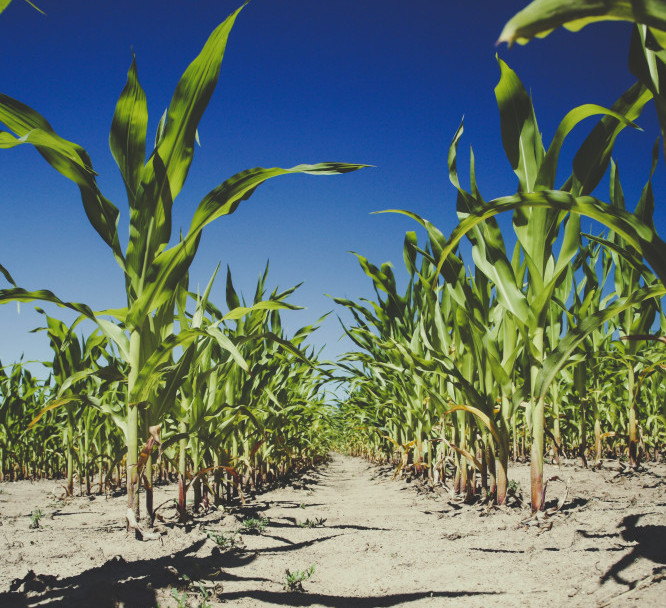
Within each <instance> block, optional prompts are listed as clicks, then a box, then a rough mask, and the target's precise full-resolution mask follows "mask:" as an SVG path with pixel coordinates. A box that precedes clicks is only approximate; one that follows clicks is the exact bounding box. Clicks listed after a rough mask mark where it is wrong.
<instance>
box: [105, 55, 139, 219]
mask: <svg viewBox="0 0 666 608" xmlns="http://www.w3.org/2000/svg"><path fill="white" fill-rule="evenodd" d="M147 127H148V107H147V103H146V94H145V93H144V91H143V89H142V88H141V85H140V84H139V79H138V76H137V71H136V57H134V56H132V64H131V65H130V69H129V72H128V73H127V84H125V88H124V89H123V91H122V93H121V94H120V99H119V100H118V103H117V104H116V110H115V112H114V114H113V122H112V123H111V132H110V134H109V145H110V147H111V154H112V155H113V158H114V159H115V161H116V163H117V165H118V168H119V169H120V173H121V175H122V176H123V180H124V182H125V189H126V190H127V200H128V201H129V205H130V208H132V207H134V202H135V197H136V193H137V191H138V189H139V180H140V179H141V171H142V170H143V165H144V163H145V162H146V129H147Z"/></svg>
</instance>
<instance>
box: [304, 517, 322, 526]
mask: <svg viewBox="0 0 666 608" xmlns="http://www.w3.org/2000/svg"><path fill="white" fill-rule="evenodd" d="M325 523H326V518H324V517H317V518H316V519H315V520H314V521H312V520H311V519H310V518H309V517H308V519H306V520H305V521H303V522H301V523H300V524H298V525H299V527H301V528H322V527H323V526H324V524H325Z"/></svg>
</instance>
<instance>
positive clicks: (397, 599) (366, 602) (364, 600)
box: [220, 591, 499, 608]
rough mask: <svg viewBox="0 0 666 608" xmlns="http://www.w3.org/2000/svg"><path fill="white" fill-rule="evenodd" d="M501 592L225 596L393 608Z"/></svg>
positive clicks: (279, 603)
mask: <svg viewBox="0 0 666 608" xmlns="http://www.w3.org/2000/svg"><path fill="white" fill-rule="evenodd" d="M489 595H499V594H497V593H495V592H492V591H488V592H485V591H432V592H429V591H426V592H422V593H398V594H395V595H382V596H373V597H353V596H340V595H324V594H321V593H294V592H287V591H284V592H279V591H248V592H239V593H229V594H225V595H224V596H223V597H222V598H220V599H222V600H226V601H233V600H237V599H242V598H251V599H254V600H257V601H261V602H265V603H267V604H274V605H275V606H313V605H317V606H327V608H390V607H391V606H399V605H403V604H408V603H410V602H416V601H418V600H423V599H426V598H451V599H453V598H456V597H475V596H479V602H480V604H479V605H482V603H483V602H482V600H481V597H483V596H489Z"/></svg>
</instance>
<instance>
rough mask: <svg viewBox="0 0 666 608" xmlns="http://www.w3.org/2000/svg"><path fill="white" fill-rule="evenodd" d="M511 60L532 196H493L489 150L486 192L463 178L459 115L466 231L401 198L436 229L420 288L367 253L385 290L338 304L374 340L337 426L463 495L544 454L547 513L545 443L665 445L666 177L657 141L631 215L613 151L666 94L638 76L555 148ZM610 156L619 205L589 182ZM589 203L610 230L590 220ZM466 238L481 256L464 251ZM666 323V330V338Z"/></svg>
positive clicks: (518, 157)
mask: <svg viewBox="0 0 666 608" xmlns="http://www.w3.org/2000/svg"><path fill="white" fill-rule="evenodd" d="M644 50H645V52H646V53H650V52H651V51H649V50H648V49H645V48H644ZM499 66H500V71H501V76H500V80H499V83H498V84H497V87H496V88H495V94H496V97H497V102H498V106H499V110H500V120H501V132H502V139H503V143H504V149H505V151H506V154H507V158H508V160H509V162H510V164H511V166H512V168H513V170H514V172H515V174H516V176H517V178H518V194H516V195H513V196H507V197H503V198H497V199H495V200H492V201H489V202H486V201H485V200H484V199H483V198H482V196H481V194H480V192H479V189H478V187H477V183H476V170H475V163H474V155H473V154H472V155H471V162H470V167H469V176H470V182H471V183H470V188H469V190H466V189H465V188H463V186H462V185H461V183H460V179H459V176H458V144H459V141H460V138H461V136H462V132H463V127H462V124H461V126H460V127H459V129H458V131H457V133H456V135H455V137H454V139H453V142H452V144H451V147H450V149H449V154H448V169H449V177H450V181H451V183H452V184H453V186H454V187H455V189H456V190H457V212H458V220H459V224H458V226H457V228H456V229H455V230H454V231H453V233H452V234H451V236H450V237H449V238H448V239H447V238H446V237H445V236H444V235H443V234H442V232H441V231H440V230H438V229H437V228H436V227H435V226H434V225H433V224H431V223H430V222H428V221H427V220H425V219H423V218H421V217H419V216H417V215H416V214H414V213H411V212H408V211H399V213H403V214H405V215H408V216H409V217H411V218H413V219H414V220H415V221H417V222H418V223H419V224H421V226H422V227H423V228H425V230H426V232H427V241H426V242H425V244H421V245H419V243H418V241H417V236H416V234H415V233H413V232H408V233H407V236H406V239H405V243H404V260H405V265H406V268H407V272H408V277H409V282H408V285H407V287H406V289H405V290H404V291H401V290H399V289H398V287H397V283H396V279H395V277H394V275H393V272H392V270H391V267H390V265H389V264H384V265H382V266H381V267H380V268H378V267H376V266H374V265H373V264H371V263H370V262H369V261H368V260H366V259H365V258H363V257H361V256H358V257H359V260H360V263H361V266H362V268H363V270H364V271H365V273H366V274H367V275H368V276H369V277H370V278H371V279H372V281H373V284H374V288H375V292H376V299H375V300H373V301H367V300H366V301H362V302H354V301H349V300H343V299H338V300H337V301H338V303H339V304H342V305H344V306H346V307H347V309H348V310H349V312H350V313H351V314H352V316H353V319H354V322H353V323H352V324H350V326H349V327H348V328H347V330H346V331H347V335H348V336H349V338H351V340H352V341H353V342H354V343H355V345H356V347H357V348H358V350H357V351H356V352H352V353H349V354H348V355H347V356H346V362H345V363H343V366H344V369H345V371H346V373H347V376H348V378H349V381H350V386H351V389H350V392H349V397H348V399H347V400H346V401H344V402H343V403H341V405H340V410H339V413H338V416H337V420H336V425H337V428H338V429H339V434H340V436H341V445H342V446H343V448H345V449H348V450H349V451H351V452H353V453H357V454H364V455H365V456H367V457H369V458H371V459H373V460H380V461H394V462H396V463H397V465H398V470H400V471H407V470H409V471H410V472H412V473H415V474H421V475H424V476H425V475H427V476H429V477H431V478H432V479H433V480H434V481H436V482H437V481H442V480H445V479H450V480H451V481H452V486H453V488H454V489H455V491H457V492H461V493H464V494H465V495H466V496H467V497H471V496H472V494H473V493H474V492H481V493H482V494H483V495H485V496H486V497H488V498H491V499H492V500H495V501H496V502H497V503H498V504H502V503H504V501H505V500H506V496H507V488H508V466H509V459H510V458H511V457H513V458H514V459H518V458H522V459H525V458H526V457H527V456H528V454H529V458H530V461H531V471H532V480H531V499H532V508H533V509H534V510H535V511H536V510H541V509H543V507H544V495H545V483H544V479H543V460H544V455H545V454H549V455H550V456H552V457H553V458H554V459H557V458H559V457H562V456H577V457H579V458H581V459H582V461H583V462H584V463H585V464H587V463H588V462H591V463H599V462H600V461H601V459H602V458H603V457H605V456H609V455H613V456H617V457H621V458H626V459H627V460H628V462H629V463H630V464H631V466H634V467H635V466H637V465H638V464H639V462H640V460H641V459H643V458H646V459H647V458H651V459H657V458H659V455H660V452H662V451H663V450H664V448H665V446H666V383H664V377H665V376H666V348H664V341H666V338H664V337H663V334H664V332H666V317H665V316H664V313H663V310H662V298H663V295H664V293H666V289H665V287H664V285H665V279H666V244H665V243H664V242H663V241H662V240H661V239H660V238H659V236H658V235H657V232H656V229H655V226H654V221H653V212H654V206H655V204H654V193H653V189H652V175H653V173H654V170H655V167H656V163H657V160H658V156H659V145H658V144H659V142H657V143H656V144H655V147H654V152H653V159H652V167H651V169H650V170H649V171H646V173H647V174H648V180H647V183H646V185H645V187H644V189H643V191H642V193H641V195H640V198H639V200H638V202H637V203H636V205H635V208H634V211H633V212H629V211H628V210H627V209H626V208H625V199H624V195H623V191H622V187H621V184H620V174H619V170H618V168H617V166H616V165H615V163H614V162H613V161H612V160H611V156H610V155H611V151H612V147H613V143H614V141H615V138H616V137H617V136H618V134H619V133H620V132H621V131H622V130H623V129H624V128H625V127H627V126H630V125H632V123H631V122H630V119H631V120H634V119H635V118H636V117H637V116H638V115H639V114H640V112H641V110H642V109H643V107H644V106H645V104H646V103H647V102H648V101H649V100H650V99H651V98H652V94H651V93H650V90H649V89H648V88H647V87H646V86H644V85H643V84H641V83H637V84H636V85H634V86H633V87H632V88H631V89H629V91H627V92H626V93H625V94H624V95H623V96H622V97H621V98H620V99H619V100H618V101H617V103H616V104H615V105H614V106H613V108H612V109H610V110H608V109H604V108H601V107H600V106H594V105H586V106H580V107H578V108H575V109H574V110H572V111H571V112H569V113H568V114H567V115H566V117H565V118H564V119H563V120H562V122H561V124H560V126H559V128H558V129H557V131H556V134H555V136H554V138H553V141H552V142H551V144H550V146H549V147H548V148H547V149H546V148H545V147H544V145H543V143H542V139H541V135H540V131H539V128H538V125H537V122H536V116H535V112H534V108H533V107H532V102H531V99H530V96H529V95H528V93H527V92H526V90H525V88H524V87H523V85H522V83H521V82H520V80H519V79H518V77H517V76H516V74H515V73H514V72H513V71H512V70H511V69H510V68H509V67H508V66H507V65H506V64H505V63H504V62H502V61H501V60H499ZM594 115H601V116H602V118H601V120H600V121H599V122H598V123H597V125H596V127H595V128H594V129H593V130H592V131H591V132H590V134H589V136H588V137H587V138H586V139H585V141H584V143H583V145H582V146H581V148H580V150H579V152H578V154H577V155H576V160H575V161H574V171H573V173H572V174H571V175H570V176H569V178H568V179H566V180H565V183H564V185H563V186H561V188H560V189H559V190H555V180H556V173H557V167H558V157H559V153H560V149H561V147H562V145H563V143H564V141H565V138H566V136H567V134H568V133H569V132H570V131H571V130H572V129H573V128H574V127H575V126H576V125H577V124H578V123H579V122H580V121H581V120H583V119H585V118H587V117H590V116H594ZM609 165H610V193H609V203H603V202H601V201H600V200H597V199H595V198H592V197H591V196H590V194H591V192H593V191H594V190H595V188H596V187H597V186H598V185H599V183H600V181H601V179H602V177H603V176H604V174H605V173H606V172H607V168H608V166H609ZM502 211H511V212H512V213H513V223H512V226H511V228H512V230H510V229H509V230H508V229H507V228H508V226H506V225H503V226H502V227H501V226H500V224H499V223H498V221H497V220H496V218H495V216H496V215H497V214H499V213H501V212H502ZM581 216H588V217H591V218H594V219H596V220H598V221H600V222H601V223H602V224H604V225H605V226H606V227H607V228H608V229H609V230H608V231H607V232H605V233H604V234H601V235H596V236H595V235H590V234H585V233H583V232H582V231H581ZM464 237H466V239H467V241H468V243H467V245H466V246H467V247H468V248H469V249H471V257H472V259H473V264H472V266H471V270H468V268H467V266H466V265H465V264H464V263H463V261H462V257H461V255H462V253H461V248H460V247H459V245H460V243H461V241H462V239H463V238H464ZM469 249H468V250H469ZM644 260H646V261H647V262H648V263H649V264H650V265H651V268H650V267H648V266H647V265H646V263H645V261H644ZM658 328H661V334H662V335H661V336H659V335H656V336H655V335H652V332H654V330H655V329H657V330H658ZM475 480H476V481H475Z"/></svg>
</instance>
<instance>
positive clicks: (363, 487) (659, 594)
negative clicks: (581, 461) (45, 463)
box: [0, 455, 666, 608]
mask: <svg viewBox="0 0 666 608" xmlns="http://www.w3.org/2000/svg"><path fill="white" fill-rule="evenodd" d="M556 473H558V474H559V475H560V476H561V477H565V476H569V475H570V476H571V477H572V481H571V484H570V487H571V491H570V493H569V497H568V499H567V502H566V503H565V505H564V507H563V508H562V510H561V511H560V512H559V513H558V514H556V515H555V516H554V517H553V518H552V519H551V522H550V523H552V527H551V528H550V529H549V530H544V528H542V527H538V526H530V525H525V524H523V523H521V522H523V521H524V520H525V518H526V516H527V515H528V514H529V513H528V512H527V511H524V510H521V509H519V508H517V507H516V508H512V509H507V510H493V511H491V512H488V511H487V509H486V508H484V507H481V506H471V507H470V506H467V505H462V504H460V503H459V502H457V501H455V500H452V499H450V498H449V497H448V496H443V497H442V496H438V495H437V494H434V493H421V494H419V493H418V492H416V491H415V488H414V484H407V483H405V482H403V481H391V480H390V478H389V476H388V475H386V473H385V472H384V473H382V472H381V471H379V470H378V469H377V468H376V467H373V466H371V465H369V464H367V463H366V462H364V461H362V460H359V459H354V458H349V457H344V456H340V455H334V456H333V458H332V460H331V462H330V464H329V465H328V466H326V467H323V468H322V469H321V470H320V471H317V472H313V473H309V474H307V475H305V476H304V477H302V478H301V479H299V480H297V481H296V482H294V483H293V484H291V485H290V486H288V487H285V488H280V489H277V490H273V491H271V492H267V493H265V494H262V495H259V496H257V497H256V498H254V499H252V500H250V501H248V503H247V504H246V506H245V507H242V508H241V507H240V506H237V507H228V508H227V509H226V511H224V512H223V511H211V512H210V513H208V514H206V515H205V516H201V517H197V518H196V519H195V520H194V522H193V524H192V525H189V526H187V527H185V528H183V527H182V526H177V525H175V524H174V523H172V522H171V519H170V518H171V517H172V516H173V514H174V509H173V507H172V505H171V502H168V506H167V507H165V508H163V509H162V512H163V513H164V516H165V522H164V523H163V524H162V528H163V531H164V535H163V536H162V537H161V539H160V540H157V541H149V542H143V543H142V542H138V541H134V540H133V539H130V538H128V537H127V536H126V534H125V531H124V528H123V526H122V525H121V521H122V514H123V512H124V506H125V498H124V497H122V496H120V497H117V498H113V499H105V498H104V497H100V498H97V499H94V500H90V499H89V498H86V497H82V498H76V499H73V500H69V501H66V502H63V501H61V500H55V499H54V497H53V493H52V490H53V489H54V487H55V483H54V482H40V483H34V484H30V483H29V482H21V483H18V484H7V483H5V484H0V490H1V491H2V492H1V493H0V524H1V525H0V548H2V549H4V550H3V551H1V552H0V606H2V607H5V606H6V607H14V606H16V607H18V606H20V607H32V606H78V605H80V606H92V605H94V606H100V607H105V606H109V607H111V606H120V605H122V606H126V607H130V606H162V607H164V608H166V607H171V606H178V605H180V606H192V607H197V606H201V607H202V608H203V607H204V606H234V607H239V608H250V607H252V608H254V607H268V606H310V607H326V608H343V607H367V608H369V607H380V606H382V607H393V606H404V607H410V608H421V607H429V608H433V607H436V606H447V607H448V606H455V607H457V606H465V607H466V606H503V607H504V606H521V607H525V606H528V607H529V606H535V607H536V606H614V607H620V606H637V605H639V604H640V606H641V607H657V606H659V607H662V606H664V605H666V491H665V490H666V486H665V485H664V480H665V479H666V466H664V465H658V466H653V467H651V468H648V471H647V472H645V473H642V474H641V475H623V474H619V473H618V471H617V470H609V469H606V470H603V471H589V470H582V469H581V470H579V469H576V468H574V467H568V468H564V469H563V470H560V471H558V470H556V469H554V468H551V469H549V470H547V471H546V474H547V476H550V475H553V474H556ZM528 475H529V473H528V470H527V467H522V466H517V467H514V468H513V471H512V475H511V477H512V479H514V480H515V481H517V482H518V483H519V484H520V485H521V486H522V487H523V488H527V487H528V485H527V483H528V482H527V477H528ZM559 486H561V487H559ZM562 489H563V484H558V486H557V487H556V486H553V491H552V494H553V497H555V496H556V495H557V494H558V493H560V494H561V493H562ZM175 492H176V489H175V488H174V487H165V488H159V492H158V495H157V497H156V504H159V503H160V502H163V501H170V500H171V499H172V498H173V497H175ZM36 508H41V509H42V510H43V511H44V513H45V515H44V517H43V518H42V520H41V526H40V528H38V529H29V523H30V513H31V512H32V511H33V510H34V509H36ZM248 519H255V520H259V521H261V520H264V523H266V524H267V525H266V528H265V529H264V530H263V532H262V533H261V534H250V533H249V532H248V531H247V530H246V529H245V527H244V526H243V522H244V521H248ZM266 519H267V520H268V521H267V522H266ZM238 531H240V533H238ZM210 536H213V537H216V538H217V539H218V540H220V541H221V542H222V543H223V545H226V546H220V545H218V544H216V542H215V541H214V540H213V539H211V538H210ZM232 539H233V543H234V544H235V545H236V546H235V547H230V546H229V545H230V544H232ZM312 565H314V573H313V574H312V575H311V577H310V578H309V579H308V580H305V581H304V582H303V583H302V586H303V589H304V591H303V592H295V591H291V590H289V589H286V588H285V583H286V574H285V570H286V569H289V570H291V571H292V572H293V571H305V570H308V569H309V568H310V567H311V566H312ZM188 581H189V582H188ZM176 596H177V597H176ZM206 597H207V599H205V598H206ZM178 598H179V599H178ZM179 602H180V604H179Z"/></svg>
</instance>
